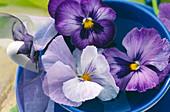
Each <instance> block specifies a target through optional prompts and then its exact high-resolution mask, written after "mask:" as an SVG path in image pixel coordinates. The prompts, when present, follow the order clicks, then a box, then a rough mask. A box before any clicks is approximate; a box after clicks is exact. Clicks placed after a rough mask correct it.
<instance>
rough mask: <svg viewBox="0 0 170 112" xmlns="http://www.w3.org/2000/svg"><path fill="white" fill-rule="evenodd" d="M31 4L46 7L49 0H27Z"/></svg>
mask: <svg viewBox="0 0 170 112" xmlns="http://www.w3.org/2000/svg"><path fill="white" fill-rule="evenodd" d="M28 1H29V2H31V3H32V4H34V5H36V6H38V7H41V8H45V9H47V6H48V2H49V0H28Z"/></svg>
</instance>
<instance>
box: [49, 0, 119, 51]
mask: <svg viewBox="0 0 170 112" xmlns="http://www.w3.org/2000/svg"><path fill="white" fill-rule="evenodd" d="M78 1H79V0H77V1H74V0H65V1H63V2H62V3H60V4H59V5H58V2H53V3H56V6H58V7H57V9H56V10H55V27H56V29H57V30H58V32H59V33H60V34H62V35H65V36H71V42H72V44H73V45H75V46H76V47H77V48H79V49H80V50H82V49H83V48H85V47H86V46H87V45H95V46H97V47H105V46H107V45H108V44H109V43H111V42H112V41H113V39H114V36H115V30H116V29H115V25H114V23H113V20H114V19H115V17H116V15H115V12H114V10H113V9H111V8H109V7H107V6H106V5H104V4H103V2H102V1H101V0H81V2H80V3H79V2H78ZM51 2H52V1H51ZM53 5H55V4H53ZM49 6H50V7H49V10H54V7H52V6H51V5H49ZM52 15H53V14H52Z"/></svg>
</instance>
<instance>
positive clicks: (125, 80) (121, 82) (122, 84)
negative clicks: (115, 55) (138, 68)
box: [113, 71, 134, 91]
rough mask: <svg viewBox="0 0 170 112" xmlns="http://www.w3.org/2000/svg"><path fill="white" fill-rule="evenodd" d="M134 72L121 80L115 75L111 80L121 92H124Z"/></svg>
mask: <svg viewBox="0 0 170 112" xmlns="http://www.w3.org/2000/svg"><path fill="white" fill-rule="evenodd" d="M133 74H134V71H132V72H130V73H129V74H127V75H126V76H125V77H123V78H118V76H117V75H113V78H114V79H115V82H116V85H117V86H118V87H119V88H120V90H121V91H123V90H125V88H126V86H127V84H128V82H129V81H130V79H131V77H132V76H133Z"/></svg>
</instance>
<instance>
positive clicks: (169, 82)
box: [15, 0, 170, 112]
mask: <svg viewBox="0 0 170 112" xmlns="http://www.w3.org/2000/svg"><path fill="white" fill-rule="evenodd" d="M103 2H116V3H122V4H126V5H129V6H132V7H134V8H137V9H139V10H141V11H143V12H145V13H147V14H148V15H150V16H151V17H152V18H153V19H154V20H155V21H157V22H158V23H159V24H160V26H162V28H163V29H164V31H165V33H166V35H168V37H167V39H168V40H169V41H170V33H169V31H168V30H167V28H166V27H165V25H164V24H163V23H162V22H161V21H160V20H159V19H158V18H157V17H156V16H155V15H154V14H153V13H154V12H153V11H152V8H151V7H150V6H147V5H144V4H141V3H137V2H132V1H124V0H103ZM22 69H23V68H22V67H20V66H18V68H17V71H16V77H15V78H16V80H15V93H16V100H17V105H18V108H19V110H20V111H21V110H23V108H22V106H21V104H20V101H19V97H18V96H19V95H18V93H17V85H18V82H19V76H20V75H19V74H20V71H22ZM169 88H170V76H169V77H168V78H167V80H166V81H165V83H164V84H163V86H162V88H161V89H160V91H159V92H158V93H157V94H156V96H155V97H154V98H153V99H151V100H150V101H149V102H147V103H146V104H144V105H142V106H140V107H139V108H137V109H135V110H130V111H132V112H138V111H146V110H149V109H150V108H151V107H153V106H154V105H155V104H156V103H157V102H158V101H160V100H161V98H162V97H163V96H164V95H165V94H166V92H167V91H168V89H169ZM59 105H60V106H61V107H63V108H64V109H66V110H68V111H70V112H73V111H77V112H84V111H83V110H80V109H77V108H75V107H70V106H65V105H61V104H59ZM21 112H22V111H21Z"/></svg>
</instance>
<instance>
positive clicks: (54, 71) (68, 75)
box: [43, 61, 81, 106]
mask: <svg viewBox="0 0 170 112" xmlns="http://www.w3.org/2000/svg"><path fill="white" fill-rule="evenodd" d="M75 77H76V76H75V72H74V71H73V70H72V69H71V68H70V67H69V66H68V65H64V64H63V63H62V62H60V61H58V62H56V63H55V64H54V65H53V66H51V68H50V69H48V70H47V74H46V75H45V77H44V81H43V90H44V93H45V94H46V95H47V96H49V97H50V99H51V100H53V101H55V102H56V103H59V104H64V105H68V106H80V105H81V102H80V103H78V102H73V101H71V100H69V99H67V98H66V97H65V95H64V93H63V90H62V87H63V83H64V82H66V81H68V80H70V79H73V78H75Z"/></svg>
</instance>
